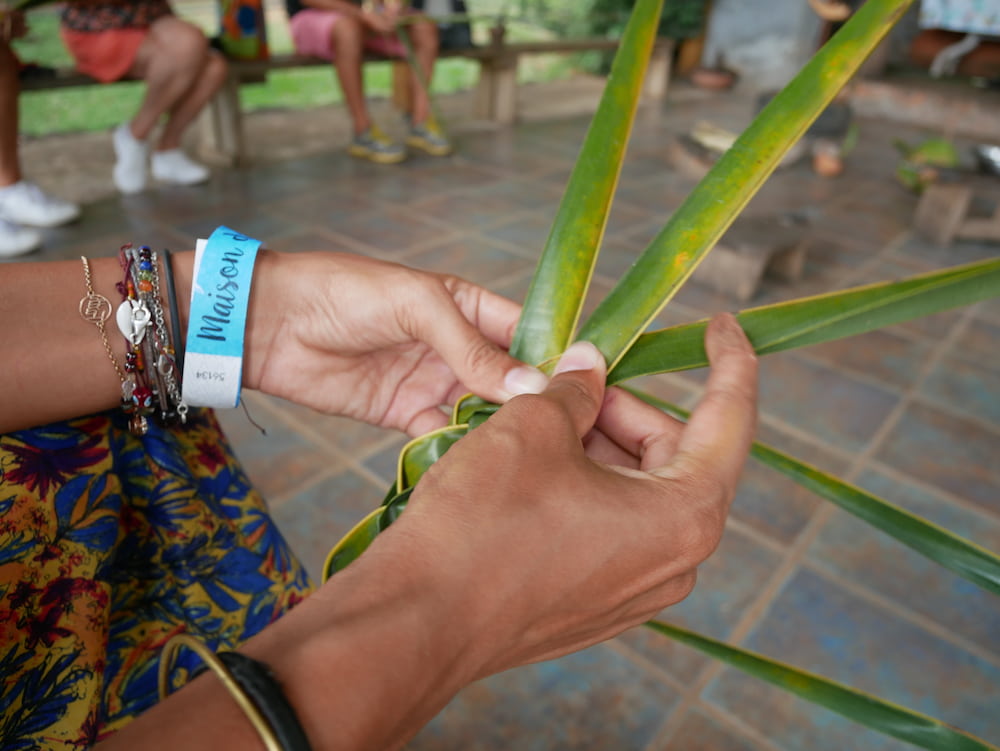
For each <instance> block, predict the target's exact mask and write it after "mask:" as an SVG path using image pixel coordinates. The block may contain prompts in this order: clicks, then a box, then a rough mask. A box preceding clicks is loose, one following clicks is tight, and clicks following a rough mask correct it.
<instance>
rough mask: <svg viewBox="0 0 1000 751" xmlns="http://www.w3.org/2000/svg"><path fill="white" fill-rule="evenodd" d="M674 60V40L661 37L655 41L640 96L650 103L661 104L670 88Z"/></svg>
mask: <svg viewBox="0 0 1000 751" xmlns="http://www.w3.org/2000/svg"><path fill="white" fill-rule="evenodd" d="M673 60H674V40H673V39H667V38H665V37H661V38H659V39H657V40H656V42H655V43H654V47H653V54H652V56H651V57H650V58H649V67H648V68H647V69H646V81H645V84H644V86H643V91H642V95H643V98H644V99H647V100H649V101H652V102H662V101H663V100H664V99H666V98H667V89H668V88H670V69H671V66H672V65H673Z"/></svg>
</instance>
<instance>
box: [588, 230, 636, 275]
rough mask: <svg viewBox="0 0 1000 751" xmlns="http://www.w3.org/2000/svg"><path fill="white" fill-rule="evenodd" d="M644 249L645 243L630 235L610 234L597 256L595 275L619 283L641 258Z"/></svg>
mask: <svg viewBox="0 0 1000 751" xmlns="http://www.w3.org/2000/svg"><path fill="white" fill-rule="evenodd" d="M644 248H645V245H644V244H643V243H641V242H640V241H638V240H637V239H635V238H633V237H629V236H628V235H624V236H623V235H612V234H608V235H606V236H605V238H604V242H603V243H602V244H601V250H600V252H599V253H598V254H597V264H596V266H595V267H594V273H595V274H600V275H601V276H603V277H604V278H606V279H609V280H611V281H613V282H617V281H618V280H619V279H621V277H622V276H623V275H624V274H625V272H626V271H628V269H629V267H630V266H631V265H632V264H633V263H635V261H636V260H637V259H638V258H639V255H640V254H641V253H642V251H643V249H644Z"/></svg>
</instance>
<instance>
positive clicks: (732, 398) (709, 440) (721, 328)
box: [675, 313, 757, 498]
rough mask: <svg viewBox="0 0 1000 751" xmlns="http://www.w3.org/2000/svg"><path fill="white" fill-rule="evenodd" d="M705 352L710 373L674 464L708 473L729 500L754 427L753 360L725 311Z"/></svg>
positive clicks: (707, 337) (709, 336) (747, 344)
mask: <svg viewBox="0 0 1000 751" xmlns="http://www.w3.org/2000/svg"><path fill="white" fill-rule="evenodd" d="M705 350H706V352H707V353H708V361H709V363H710V364H711V368H712V369H711V372H710V374H709V377H708V383H707V384H706V386H705V393H704V394H703V395H702V398H701V400H700V401H699V402H698V406H697V407H696V408H695V410H694V412H693V413H692V414H691V419H690V420H689V421H688V424H687V427H686V428H685V429H684V431H683V433H682V434H681V439H680V443H679V444H678V446H677V460H676V461H675V464H683V465H686V466H684V469H685V470H687V471H690V472H693V473H706V472H710V473H712V474H713V475H714V476H716V477H717V478H718V479H719V480H721V481H722V483H723V484H724V486H725V487H726V488H727V489H728V491H729V497H730V498H731V497H732V495H733V493H734V492H735V488H736V483H737V481H738V480H739V476H740V472H741V471H742V469H743V463H744V461H745V459H746V456H747V452H748V451H749V449H750V443H751V441H752V440H753V433H754V428H755V426H756V420H757V356H756V355H755V354H754V351H753V347H752V346H751V345H750V342H749V341H748V340H747V338H746V335H745V334H744V333H743V329H741V328H740V325H739V323H737V321H736V319H735V318H734V317H733V316H732V315H730V314H729V313H722V314H719V315H716V316H714V317H713V318H712V320H711V322H710V323H709V325H708V330H707V331H706V332H705Z"/></svg>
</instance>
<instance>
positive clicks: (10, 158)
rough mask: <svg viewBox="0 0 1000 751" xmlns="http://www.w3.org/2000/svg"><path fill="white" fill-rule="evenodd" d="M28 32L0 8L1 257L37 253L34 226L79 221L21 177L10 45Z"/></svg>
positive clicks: (18, 16)
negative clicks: (34, 251)
mask: <svg viewBox="0 0 1000 751" xmlns="http://www.w3.org/2000/svg"><path fill="white" fill-rule="evenodd" d="M27 30H28V27H27V25H26V23H25V20H24V14H23V13H21V12H20V11H16V10H3V9H2V6H0V258H13V257H14V256H19V255H23V254H24V253H30V252H31V251H33V250H35V249H37V248H38V247H39V246H40V245H41V244H42V235H41V233H40V232H39V231H38V230H37V229H35V227H56V226H58V225H60V224H66V223H67V222H71V221H73V220H74V219H76V218H77V217H78V216H80V208H79V207H78V206H77V205H76V204H72V203H70V202H69V201H64V200H62V199H60V198H56V197H55V196H50V195H49V194H48V193H46V192H45V191H43V190H42V189H41V188H39V187H38V186H37V185H35V184H34V183H32V182H28V181H27V180H25V179H24V178H23V176H22V174H21V162H20V159H19V155H18V149H17V146H18V144H17V130H18V106H17V104H18V103H17V100H18V96H19V95H20V93H21V85H20V81H19V79H18V74H19V71H20V69H21V64H20V62H19V61H18V59H17V56H16V55H15V54H14V50H13V49H12V48H11V45H10V43H11V42H12V41H13V40H14V39H17V38H18V37H22V36H24V35H25V33H26V32H27ZM25 225H28V226H25Z"/></svg>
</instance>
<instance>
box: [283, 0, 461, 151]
mask: <svg viewBox="0 0 1000 751" xmlns="http://www.w3.org/2000/svg"><path fill="white" fill-rule="evenodd" d="M285 6H286V8H287V10H288V17H289V19H290V25H291V32H292V41H293V42H294V44H295V50H296V52H298V53H299V54H300V55H309V56H313V57H319V58H323V59H324V60H330V61H332V62H333V63H334V67H335V68H336V70H337V77H338V79H339V81H340V87H341V89H342V90H343V92H344V100H345V102H346V104H347V109H348V111H349V112H350V115H351V120H352V122H353V125H354V138H353V140H352V141H351V143H350V145H349V146H348V148H347V152H348V153H349V154H351V155H352V156H355V157H358V158H361V159H369V160H371V161H373V162H378V163H380V164H394V163H396V162H401V161H402V160H403V159H405V158H406V150H405V148H404V147H403V146H402V145H400V144H398V143H395V142H393V141H392V140H391V139H390V138H389V137H388V136H386V134H385V133H383V132H382V130H381V129H380V128H379V127H378V126H377V125H376V124H375V123H374V122H373V121H372V119H371V116H370V115H369V113H368V107H367V105H366V104H365V95H364V86H363V82H362V77H361V63H362V58H363V56H364V53H365V52H374V53H376V54H379V55H384V56H386V57H394V58H403V57H405V56H406V50H405V47H404V46H403V42H402V41H401V40H400V38H399V36H398V34H397V32H396V21H397V20H398V19H399V17H400V15H401V14H402V13H405V12H406V11H401V10H400V9H399V7H398V4H393V3H391V2H388V1H384V0H376V1H375V3H374V5H373V6H372V7H370V8H369V7H368V6H367V4H366V5H365V6H362V5H359V4H356V3H354V2H350V1H349V0H285ZM405 33H408V34H409V35H410V40H411V41H412V44H413V52H414V57H415V58H416V61H417V64H418V65H419V66H420V69H421V73H422V77H423V80H424V81H426V82H427V83H428V85H429V82H430V80H431V76H432V74H433V71H434V63H435V61H436V60H437V56H438V30H437V26H435V25H434V23H433V22H432V21H431V20H429V19H424V18H421V19H420V20H417V21H415V22H413V23H411V24H409V25H408V28H407V30H406V32H405ZM409 85H410V88H411V94H412V96H410V97H409V98H408V99H409V101H411V102H412V105H413V109H412V112H410V113H408V115H409V123H410V130H409V133H408V134H407V136H406V144H407V145H408V146H412V147H413V148H416V149H420V150H422V151H424V152H426V153H428V154H431V155H433V156H446V155H448V154H450V153H451V150H452V147H451V143H450V142H449V141H448V139H447V137H446V136H445V134H444V132H443V131H442V130H441V127H440V126H439V125H438V123H437V122H436V121H435V119H434V117H433V115H432V113H431V105H430V97H429V95H428V93H427V91H426V90H425V89H424V87H423V86H422V85H421V83H420V81H419V80H418V77H417V74H416V73H415V72H413V71H411V74H410V76H409Z"/></svg>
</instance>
